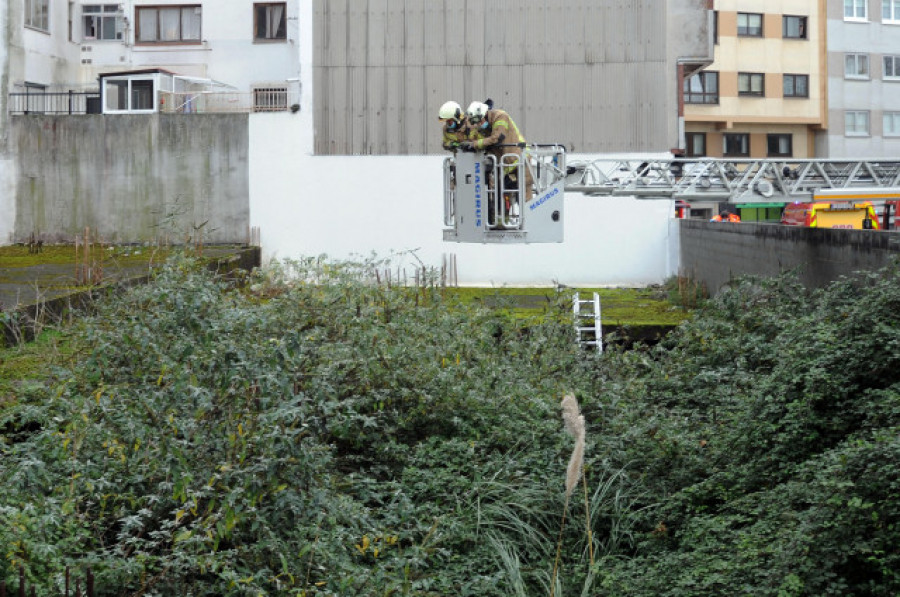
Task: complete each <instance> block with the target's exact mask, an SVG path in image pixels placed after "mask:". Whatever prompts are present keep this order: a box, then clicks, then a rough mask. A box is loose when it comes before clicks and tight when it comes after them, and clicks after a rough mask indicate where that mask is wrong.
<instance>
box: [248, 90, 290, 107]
mask: <svg viewBox="0 0 900 597" xmlns="http://www.w3.org/2000/svg"><path fill="white" fill-rule="evenodd" d="M283 110H287V87H256V88H255V89H254V90H253V111H254V112H281V111H283Z"/></svg>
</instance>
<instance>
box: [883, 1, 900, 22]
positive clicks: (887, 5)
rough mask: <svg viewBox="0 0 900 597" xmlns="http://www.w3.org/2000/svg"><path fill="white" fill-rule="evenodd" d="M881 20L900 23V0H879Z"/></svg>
mask: <svg viewBox="0 0 900 597" xmlns="http://www.w3.org/2000/svg"><path fill="white" fill-rule="evenodd" d="M881 22H882V23H888V24H890V25H900V0H881Z"/></svg>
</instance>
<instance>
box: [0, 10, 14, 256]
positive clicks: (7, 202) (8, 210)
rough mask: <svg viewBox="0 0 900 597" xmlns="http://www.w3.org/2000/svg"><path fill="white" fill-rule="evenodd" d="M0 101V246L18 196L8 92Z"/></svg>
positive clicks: (1, 74)
mask: <svg viewBox="0 0 900 597" xmlns="http://www.w3.org/2000/svg"><path fill="white" fill-rule="evenodd" d="M8 14H9V11H8V8H7V6H6V3H5V2H4V3H3V10H0V81H7V80H8V79H9V76H10V72H9V41H10V40H9V23H8V22H7V18H8ZM0 93H3V97H2V99H0V245H5V244H7V243H9V242H10V238H11V236H12V233H13V227H14V225H15V222H16V194H15V192H14V190H15V184H14V180H15V177H14V176H13V175H14V161H13V159H12V158H11V157H10V156H11V148H10V147H9V130H8V129H9V114H8V113H7V106H6V101H7V98H6V90H5V89H0Z"/></svg>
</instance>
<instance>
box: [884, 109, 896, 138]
mask: <svg viewBox="0 0 900 597" xmlns="http://www.w3.org/2000/svg"><path fill="white" fill-rule="evenodd" d="M881 134H882V135H883V136H885V137H900V112H884V113H883V114H882V128H881Z"/></svg>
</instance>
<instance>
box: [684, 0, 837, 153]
mask: <svg viewBox="0 0 900 597" xmlns="http://www.w3.org/2000/svg"><path fill="white" fill-rule="evenodd" d="M825 3H826V0H715V2H714V9H715V30H714V36H715V48H714V61H713V63H712V64H711V65H709V66H708V67H706V68H705V69H703V70H702V71H701V72H699V73H697V74H695V75H693V76H691V77H690V78H688V79H686V80H685V81H684V87H683V97H682V100H683V102H684V111H683V113H684V122H685V125H684V130H685V153H686V155H688V156H709V157H734V158H782V157H794V158H807V157H816V156H815V138H816V133H817V132H819V131H822V130H824V129H826V128H827V126H828V110H827V106H826V100H827V93H826V85H827V72H826V51H825V47H826V44H825V36H826V18H825V14H826V12H825Z"/></svg>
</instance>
